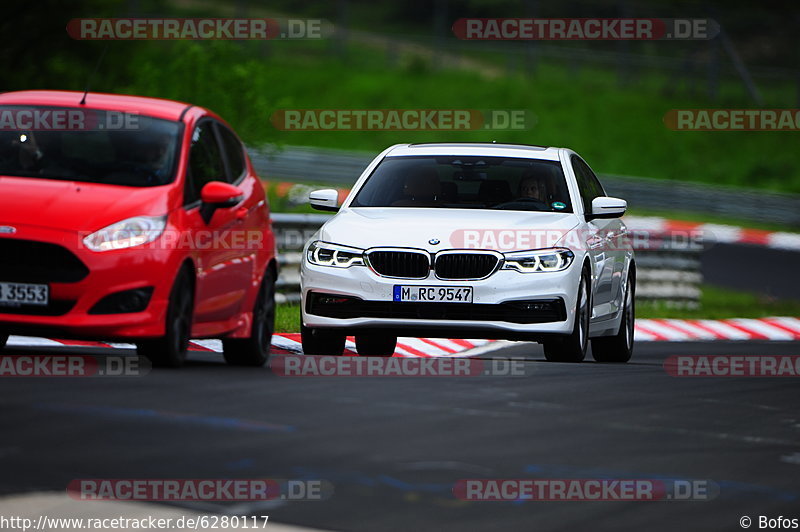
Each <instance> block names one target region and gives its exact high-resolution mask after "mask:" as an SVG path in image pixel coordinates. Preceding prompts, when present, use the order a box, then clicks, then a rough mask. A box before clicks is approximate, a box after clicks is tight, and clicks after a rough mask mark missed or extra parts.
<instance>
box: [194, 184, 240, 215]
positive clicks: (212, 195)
mask: <svg viewBox="0 0 800 532" xmlns="http://www.w3.org/2000/svg"><path fill="white" fill-rule="evenodd" d="M243 198H244V192H243V191H242V189H240V188H239V187H236V186H233V185H231V184H230V183H223V182H222V181H211V182H210V183H206V185H205V186H204V187H203V188H202V190H201V191H200V199H201V200H203V203H205V204H206V205H213V206H214V207H217V208H226V207H234V206H236V205H238V204H239V203H240V202H241V201H242V199H243Z"/></svg>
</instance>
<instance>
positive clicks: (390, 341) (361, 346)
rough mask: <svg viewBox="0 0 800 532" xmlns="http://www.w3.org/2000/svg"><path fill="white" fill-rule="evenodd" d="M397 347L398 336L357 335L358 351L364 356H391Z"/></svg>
mask: <svg viewBox="0 0 800 532" xmlns="http://www.w3.org/2000/svg"><path fill="white" fill-rule="evenodd" d="M396 347H397V336H386V335H382V334H362V335H357V336H356V351H358V354H359V355H360V356H362V357H390V356H392V355H394V350H395V348H396Z"/></svg>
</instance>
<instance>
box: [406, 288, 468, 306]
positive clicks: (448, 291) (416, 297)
mask: <svg viewBox="0 0 800 532" xmlns="http://www.w3.org/2000/svg"><path fill="white" fill-rule="evenodd" d="M393 300H394V301H403V302H405V301H413V302H415V303H419V302H431V303H472V287H471V286H408V285H399V284H396V285H394V297H393Z"/></svg>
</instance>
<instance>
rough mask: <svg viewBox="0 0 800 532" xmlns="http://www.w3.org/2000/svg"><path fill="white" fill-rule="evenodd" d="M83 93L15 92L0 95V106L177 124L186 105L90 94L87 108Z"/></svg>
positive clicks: (153, 99) (120, 95)
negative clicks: (130, 115) (123, 114)
mask: <svg viewBox="0 0 800 532" xmlns="http://www.w3.org/2000/svg"><path fill="white" fill-rule="evenodd" d="M82 97H83V92H80V91H17V92H6V93H3V94H0V105H49V106H56V107H84V108H86V109H97V110H104V111H127V112H137V113H139V114H143V115H147V116H152V117H155V118H163V119H166V120H179V119H180V118H181V115H182V114H183V112H184V111H185V110H186V108H187V107H192V106H191V105H190V104H188V103H183V102H176V101H173V100H163V99H161V98H147V97H144V96H126V95H122V94H103V93H99V92H90V93H89V94H88V95H87V96H86V104H85V105H83V106H81V105H80V101H81V98H82Z"/></svg>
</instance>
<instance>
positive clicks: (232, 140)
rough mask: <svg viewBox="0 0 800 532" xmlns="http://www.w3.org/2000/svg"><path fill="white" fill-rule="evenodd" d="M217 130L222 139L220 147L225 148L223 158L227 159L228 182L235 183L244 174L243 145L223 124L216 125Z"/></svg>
mask: <svg viewBox="0 0 800 532" xmlns="http://www.w3.org/2000/svg"><path fill="white" fill-rule="evenodd" d="M217 131H218V132H219V136H220V139H221V140H222V147H223V149H224V150H225V158H226V159H227V160H228V170H229V174H228V182H230V183H236V182H238V181H239V180H240V179H241V178H242V175H244V170H245V164H244V147H243V146H242V143H241V142H240V141H239V139H238V138H236V135H234V134H233V133H232V132H231V130H230V129H228V128H226V127H225V126H223V125H218V127H217Z"/></svg>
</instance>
